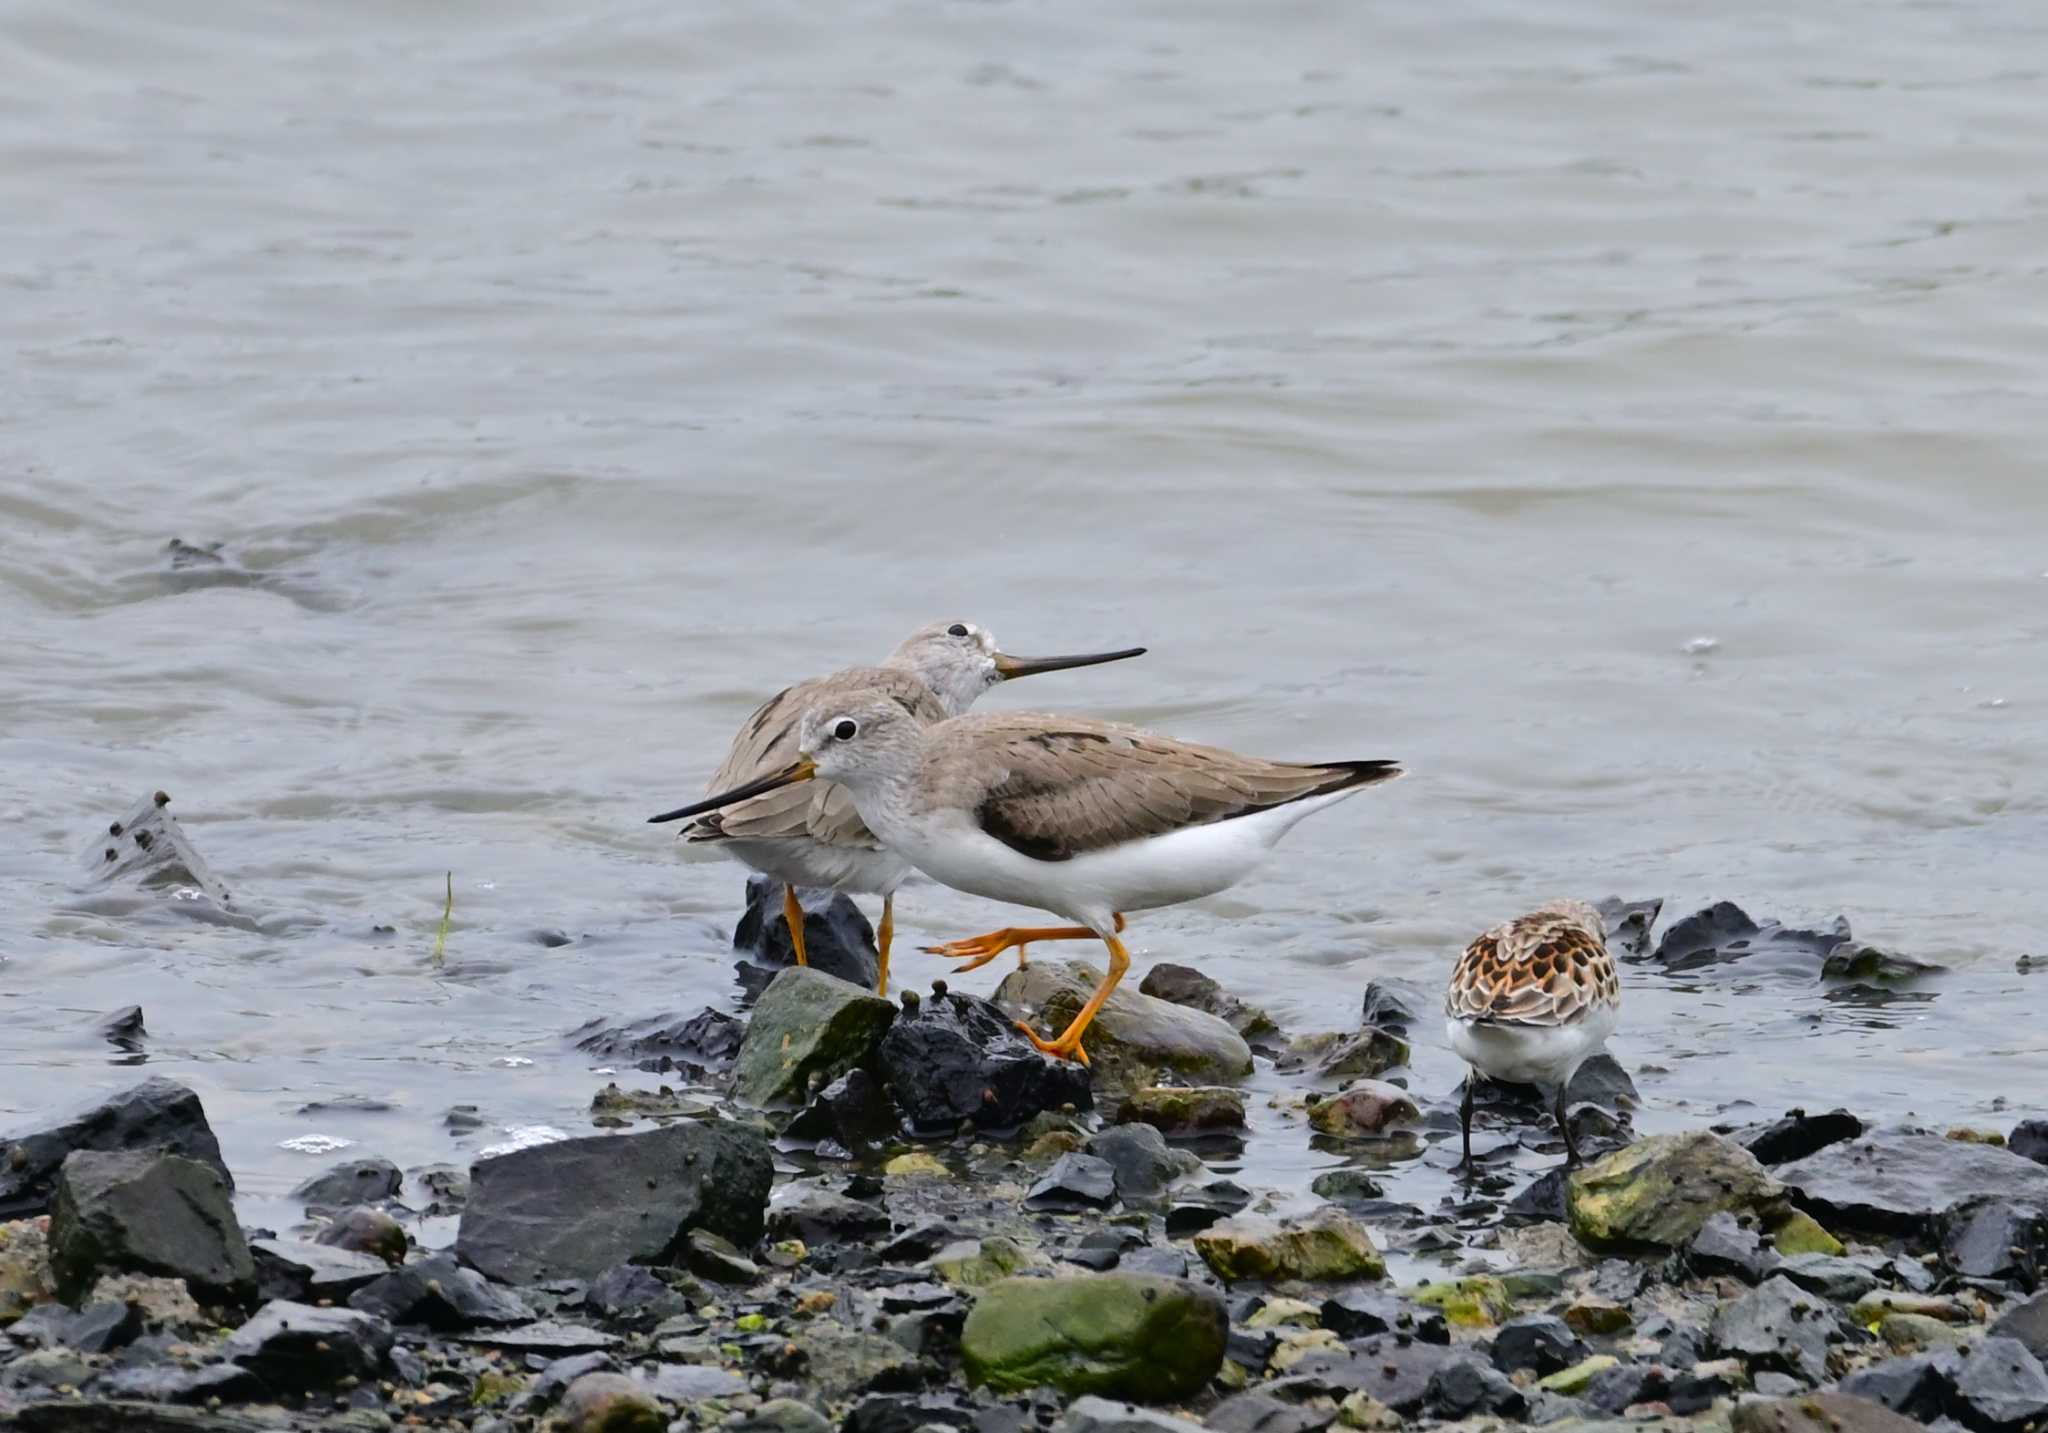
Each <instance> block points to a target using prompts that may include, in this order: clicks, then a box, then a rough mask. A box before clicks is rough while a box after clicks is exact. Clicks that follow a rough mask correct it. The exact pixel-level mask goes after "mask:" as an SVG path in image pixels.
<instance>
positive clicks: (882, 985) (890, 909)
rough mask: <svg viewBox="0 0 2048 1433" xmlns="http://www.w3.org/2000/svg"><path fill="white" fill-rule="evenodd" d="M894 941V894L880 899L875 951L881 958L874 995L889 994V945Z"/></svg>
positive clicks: (891, 893)
mask: <svg viewBox="0 0 2048 1433" xmlns="http://www.w3.org/2000/svg"><path fill="white" fill-rule="evenodd" d="M895 939H896V894H895V892H893V891H892V892H890V893H889V894H888V895H886V896H883V897H882V923H881V924H880V925H879V926H877V927H875V950H876V952H877V953H878V954H879V955H880V956H881V957H882V973H881V976H880V977H879V978H878V979H877V980H876V981H875V994H877V995H887V994H888V993H889V943H890V942H891V941H893V940H895Z"/></svg>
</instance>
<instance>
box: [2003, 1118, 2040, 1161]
mask: <svg viewBox="0 0 2048 1433" xmlns="http://www.w3.org/2000/svg"><path fill="white" fill-rule="evenodd" d="M2005 1147H2006V1148H2007V1149H2009V1150H2011V1151H2012V1152H2013V1153H2014V1154H2016V1155H2018V1156H2019V1157H2020V1158H2021V1159H2031V1160H2032V1161H2034V1163H2036V1164H2048V1120H2021V1121H2020V1122H2019V1123H2018V1124H2016V1125H2014V1126H2013V1127H2012V1133H2011V1134H2009V1135H2007V1136H2006V1137H2005Z"/></svg>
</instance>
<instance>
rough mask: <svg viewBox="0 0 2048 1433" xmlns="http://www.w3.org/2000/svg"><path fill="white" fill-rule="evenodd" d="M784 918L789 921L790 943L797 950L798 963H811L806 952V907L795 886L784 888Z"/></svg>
mask: <svg viewBox="0 0 2048 1433" xmlns="http://www.w3.org/2000/svg"><path fill="white" fill-rule="evenodd" d="M782 918H783V920H785V921H787V922H788V923H789V944H790V947H791V948H792V949H794V950H795V951H796V963H797V964H798V965H809V964H810V963H811V962H810V958H809V957H808V956H806V955H805V954H804V908H803V903H802V902H801V901H799V900H797V898H796V887H795V886H784V887H783V888H782Z"/></svg>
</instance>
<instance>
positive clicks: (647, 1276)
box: [583, 1264, 690, 1328]
mask: <svg viewBox="0 0 2048 1433" xmlns="http://www.w3.org/2000/svg"><path fill="white" fill-rule="evenodd" d="M583 1306H584V1307H585V1308H586V1309H589V1310H590V1311H591V1312H592V1313H594V1314H598V1315H600V1316H602V1317H603V1318H605V1319H608V1320H610V1321H611V1322H613V1323H620V1324H625V1325H627V1326H629V1327H635V1328H637V1327H641V1326H644V1325H647V1324H653V1323H656V1322H659V1321H660V1320H662V1319H665V1318H672V1317H674V1316H675V1315H677V1314H680V1313H684V1312H687V1311H688V1309H689V1307H690V1304H689V1300H687V1299H685V1298H684V1297H683V1296H682V1295H681V1294H679V1293H677V1292H676V1291H675V1290H674V1289H672V1288H670V1287H669V1286H668V1285H667V1284H666V1283H665V1282H663V1281H662V1280H661V1279H660V1278H658V1277H656V1276H655V1275H654V1274H653V1273H652V1272H651V1271H650V1270H648V1269H647V1268H645V1267H643V1266H642V1265H639V1264H621V1265H619V1266H618V1267H617V1268H615V1269H607V1270H605V1271H604V1272H603V1273H602V1274H599V1275H598V1276H597V1277H596V1278H594V1279H592V1280H591V1281H590V1287H589V1288H587V1289H585V1290H584V1291H583Z"/></svg>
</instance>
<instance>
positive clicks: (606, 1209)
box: [455, 1122, 773, 1283]
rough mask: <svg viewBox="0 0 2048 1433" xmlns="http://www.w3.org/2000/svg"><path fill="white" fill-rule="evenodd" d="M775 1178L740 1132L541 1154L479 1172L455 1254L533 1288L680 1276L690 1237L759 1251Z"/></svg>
mask: <svg viewBox="0 0 2048 1433" xmlns="http://www.w3.org/2000/svg"><path fill="white" fill-rule="evenodd" d="M772 1170H773V1163H772V1159H771V1156H770V1153H769V1149H768V1142H767V1140H766V1139H765V1138H764V1137H763V1136H762V1135H761V1134H760V1133H759V1132H758V1131H755V1130H753V1129H751V1128H748V1127H745V1126H741V1125H734V1124H717V1125H713V1124H701V1123H695V1122H685V1123H681V1124H673V1125H666V1126H662V1127H660V1128H657V1129H651V1130H646V1131H643V1132H638V1133H633V1134H621V1135H596V1136H592V1137H589V1138H585V1139H571V1140H559V1141H557V1142H555V1143H553V1144H544V1145H537V1146H535V1147H534V1148H531V1149H523V1150H519V1151H517V1152H515V1153H512V1154H506V1155H500V1156H498V1157H496V1158H494V1159H485V1160H480V1161H478V1163H477V1164H476V1165H475V1167H474V1168H473V1169H472V1171H471V1176H470V1177H471V1186H472V1187H471V1193H470V1199H469V1205H468V1207H467V1208H465V1209H464V1210H463V1211H462V1224H461V1229H460V1232H459V1233H458V1234H457V1236H456V1242H455V1251H456V1253H457V1254H458V1255H459V1256H460V1257H461V1259H462V1260H463V1262H465V1263H467V1264H469V1265H470V1266H472V1267H473V1268H476V1269H478V1270H480V1271H482V1272H483V1273H484V1274H485V1275H487V1276H488V1277H491V1278H494V1279H498V1280H501V1281H504V1282H507V1283H530V1282H533V1281H535V1280H540V1279H551V1278H585V1279H587V1278H593V1277H595V1276H596V1275H598V1274H601V1273H603V1272H605V1271H606V1270H607V1269H610V1268H613V1267H615V1266H616V1265H619V1264H624V1263H646V1264H673V1263H675V1262H676V1260H677V1259H678V1258H679V1257H680V1254H681V1252H682V1245H683V1241H684V1238H685V1236H687V1235H688V1233H689V1231H690V1230H692V1229H698V1228H703V1229H709V1230H711V1231H712V1232H713V1233H715V1234H723V1235H724V1236H725V1237H727V1238H729V1239H732V1240H734V1241H735V1242H737V1243H742V1244H752V1243H753V1242H754V1241H755V1240H756V1239H758V1238H760V1236H761V1224H762V1213H763V1210H764V1208H765V1206H766V1204H767V1200H768V1189H769V1185H770V1182H771V1178H772Z"/></svg>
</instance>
